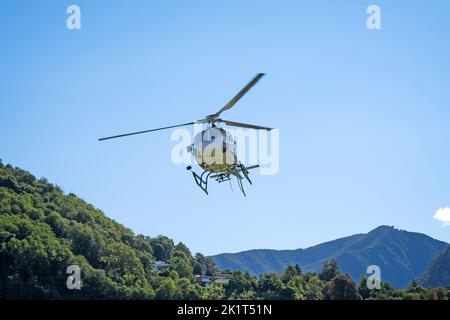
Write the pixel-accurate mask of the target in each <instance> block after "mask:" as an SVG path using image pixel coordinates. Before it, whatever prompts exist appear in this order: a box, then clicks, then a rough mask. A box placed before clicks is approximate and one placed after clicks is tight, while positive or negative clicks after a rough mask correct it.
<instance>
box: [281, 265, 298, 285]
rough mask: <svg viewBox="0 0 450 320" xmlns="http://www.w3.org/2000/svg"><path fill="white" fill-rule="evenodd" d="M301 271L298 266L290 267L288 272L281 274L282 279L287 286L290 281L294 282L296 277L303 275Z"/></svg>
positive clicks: (287, 269)
mask: <svg viewBox="0 0 450 320" xmlns="http://www.w3.org/2000/svg"><path fill="white" fill-rule="evenodd" d="M301 273H302V272H301V270H300V267H299V266H298V264H296V265H295V266H288V267H287V268H286V270H284V272H283V273H282V274H281V279H282V280H283V282H284V283H285V284H287V283H288V282H289V281H291V280H293V279H294V278H295V277H297V276H300V275H301Z"/></svg>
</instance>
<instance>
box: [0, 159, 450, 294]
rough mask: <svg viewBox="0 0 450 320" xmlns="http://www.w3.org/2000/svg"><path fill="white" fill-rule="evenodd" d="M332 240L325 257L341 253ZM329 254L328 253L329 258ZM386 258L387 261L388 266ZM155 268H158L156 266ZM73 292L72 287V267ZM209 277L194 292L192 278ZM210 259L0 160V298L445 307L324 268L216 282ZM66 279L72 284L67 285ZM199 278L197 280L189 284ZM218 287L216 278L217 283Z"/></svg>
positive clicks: (414, 289)
mask: <svg viewBox="0 0 450 320" xmlns="http://www.w3.org/2000/svg"><path fill="white" fill-rule="evenodd" d="M345 242H346V241H342V243H339V242H335V245H334V247H330V246H328V247H327V248H328V249H327V250H339V246H340V245H344V244H345ZM328 252H329V253H331V251H328ZM388 258H389V256H386V259H388ZM155 261H159V262H161V261H163V262H164V263H160V264H159V265H160V266H161V265H164V266H163V267H160V268H156V266H155V265H154V262H155ZM74 265H77V266H79V267H80V268H81V274H80V279H81V281H82V284H81V286H80V287H79V289H78V288H73V287H71V286H68V284H73V281H72V280H73V279H72V280H70V278H68V277H69V276H72V273H70V272H72V271H70V270H73V269H70V268H69V274H68V273H67V271H68V267H69V266H74ZM198 274H201V275H202V278H203V277H205V278H207V279H211V280H212V281H213V283H212V284H211V285H209V286H201V285H200V284H198V283H197V281H196V278H195V277H194V275H198ZM217 279H220V278H219V277H218V273H217V268H216V267H215V265H214V262H213V260H212V259H211V258H208V257H205V256H203V255H201V254H199V253H198V254H195V255H194V256H193V255H192V254H191V253H190V251H189V249H188V248H187V247H186V246H185V245H184V244H182V243H178V244H175V243H174V242H173V241H172V240H171V239H169V238H167V237H164V236H157V237H148V236H144V235H135V234H134V233H133V232H132V231H131V230H129V229H127V228H125V227H124V226H122V225H121V224H119V223H117V222H115V221H113V220H111V219H109V218H108V217H106V216H105V215H104V214H103V213H102V212H101V211H100V210H98V209H96V208H94V207H93V206H92V205H90V204H88V203H86V202H84V201H83V200H81V199H80V198H78V197H77V196H76V195H74V194H67V195H66V194H64V193H63V192H62V190H61V189H60V188H59V187H57V186H55V185H53V184H51V183H49V182H48V181H47V180H46V179H44V178H42V179H36V178H35V177H34V176H33V175H32V174H30V173H29V172H27V171H24V170H22V169H20V168H14V167H12V166H11V165H3V164H2V162H1V160H0V299H448V298H449V297H450V290H447V289H424V288H421V287H419V286H417V285H416V284H413V285H411V286H410V287H409V288H408V289H407V290H404V291H398V290H395V289H393V288H392V287H391V286H390V285H389V284H388V283H385V282H383V283H382V286H381V288H380V289H376V290H369V289H368V287H367V282H366V279H365V278H363V279H361V281H360V282H359V283H355V281H354V280H353V279H352V278H351V277H350V276H348V275H346V274H342V273H341V272H340V271H339V268H338V264H337V263H336V261H334V260H331V261H329V262H324V263H323V264H322V267H321V271H320V273H313V272H307V273H305V272H303V271H302V270H301V269H300V268H299V267H298V266H296V265H293V266H288V267H287V268H286V269H285V270H284V271H283V272H282V273H281V274H280V275H276V274H274V273H268V274H263V275H262V276H261V277H260V278H258V279H257V278H256V277H254V276H252V275H251V274H250V273H248V272H241V271H236V272H233V273H232V274H228V278H227V279H226V281H218V280H217ZM68 280H70V281H68ZM197 280H198V278H197ZM222 280H223V278H222Z"/></svg>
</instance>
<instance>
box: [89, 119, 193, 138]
mask: <svg viewBox="0 0 450 320" xmlns="http://www.w3.org/2000/svg"><path fill="white" fill-rule="evenodd" d="M194 123H195V122H188V123H183V124H177V125H176V126H169V127H163V128H157V129H150V130H144V131H137V132H131V133H125V134H119V135H116V136H111V137H105V138H100V139H98V141H103V140H109V139H115V138H122V137H127V136H132V135H135V134H141V133H147V132H153V131H158V130H165V129H170V128H176V127H183V126H189V125H192V124H194Z"/></svg>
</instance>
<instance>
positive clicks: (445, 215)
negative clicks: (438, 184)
mask: <svg viewBox="0 0 450 320" xmlns="http://www.w3.org/2000/svg"><path fill="white" fill-rule="evenodd" d="M433 219H435V220H438V221H441V222H442V223H443V224H444V226H450V208H440V209H438V211H436V213H435V214H434V216H433Z"/></svg>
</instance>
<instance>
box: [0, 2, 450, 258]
mask: <svg viewBox="0 0 450 320" xmlns="http://www.w3.org/2000/svg"><path fill="white" fill-rule="evenodd" d="M70 4H77V5H79V6H80V8H81V26H82V28H81V30H68V29H67V28H66V26H65V23H66V18H67V16H68V15H67V14H66V8H67V6H68V5H70ZM370 4H377V5H379V6H380V8H381V13H382V30H378V31H369V30H368V29H367V28H366V18H367V15H366V8H367V7H368V6H369V5H370ZM449 12H450V2H448V1H444V0H442V1H437V0H436V1H432V2H426V1H395V2H394V1H360V0H355V1H260V0H258V1H256V0H246V1H222V2H219V1H189V2H188V1H99V0H96V1H92V0H91V1H39V3H38V2H37V1H11V2H8V3H6V2H5V3H2V4H1V6H0V43H1V47H0V48H1V50H0V158H1V159H3V162H5V163H12V164H14V165H16V166H20V167H22V168H24V169H27V170H29V171H31V172H32V173H33V174H35V175H37V176H38V177H47V178H48V179H49V180H50V181H52V182H54V183H56V184H58V185H59V186H61V187H62V188H63V190H64V191H65V192H74V193H76V194H77V195H78V196H80V197H82V198H83V199H85V200H86V201H88V202H91V203H93V204H94V205H95V206H96V207H98V208H101V209H102V210H103V211H104V212H105V213H106V214H107V215H108V216H109V217H112V218H113V219H115V220H117V221H119V222H121V223H123V224H124V225H126V226H127V227H129V228H131V229H132V230H134V231H135V232H136V233H143V234H147V235H152V236H156V235H158V234H164V235H167V236H169V237H172V238H174V239H175V240H176V241H182V242H184V243H186V244H187V245H188V246H189V247H190V248H191V249H192V250H193V251H194V252H195V251H201V252H203V253H205V254H215V253H220V252H234V251H241V250H246V249H251V248H275V249H288V248H299V247H307V246H310V245H314V244H317V243H320V242H323V241H327V240H332V239H335V238H337V237H341V236H346V235H350V234H354V233H361V232H367V231H369V230H371V229H372V228H375V227H377V226H379V225H382V224H383V225H394V226H396V227H398V228H401V229H406V230H410V231H418V232H423V233H427V234H429V235H431V236H433V237H435V238H438V239H441V240H444V241H447V242H449V241H450V227H443V226H442V223H440V222H438V221H436V220H433V215H434V213H435V212H436V210H437V209H439V208H443V207H449V206H450V169H449V165H448V163H449V158H450V148H449V138H450V131H449V121H450V107H449V106H450V92H449V89H448V88H450V59H449V58H448V57H450V38H449V31H450V20H449V19H448V14H449ZM257 72H266V73H267V75H266V77H265V78H263V79H262V80H261V81H260V82H259V83H258V84H257V86H255V87H254V88H253V89H252V90H251V91H250V92H249V93H248V95H247V96H245V97H244V98H243V99H242V100H241V101H240V102H239V103H238V104H237V105H236V107H235V108H233V109H232V110H231V111H227V113H226V118H227V119H231V120H235V121H241V122H250V123H255V124H260V125H266V126H273V127H275V128H278V129H279V130H280V171H279V173H278V174H277V175H274V176H260V175H259V174H258V171H255V172H254V173H253V181H254V185H253V186H252V187H251V188H248V187H247V194H248V196H247V197H246V198H244V197H242V195H241V194H240V193H239V192H237V190H236V188H235V191H234V192H231V191H230V189H229V187H228V185H226V184H225V185H213V184H212V185H211V186H210V189H211V192H210V195H209V196H206V195H205V194H203V193H202V192H201V191H200V190H199V189H198V188H197V187H196V186H195V185H194V182H193V181H192V177H191V176H190V175H189V173H188V172H187V171H186V170H185V168H184V166H175V165H174V164H172V162H171V160H170V152H171V149H172V148H173V146H174V145H175V142H172V141H171V140H170V135H171V132H170V131H167V132H159V133H154V134H150V135H141V136H135V137H130V138H127V139H123V140H115V141H110V142H103V143H100V142H98V141H97V138H99V137H102V136H105V135H110V134H115V133H122V132H127V131H135V130H143V129H147V128H153V127H159V126H165V125H172V124H177V123H184V122H189V121H193V120H196V119H200V118H202V117H203V116H205V115H207V114H210V113H213V112H215V111H216V110H218V109H219V108H220V107H222V105H224V104H225V103H226V102H227V101H228V100H229V99H230V98H231V97H232V96H233V95H234V94H235V93H236V92H237V91H238V90H239V89H240V88H241V87H242V86H243V85H245V83H246V82H247V81H249V80H250V79H251V78H252V77H253V76H254V75H255V74H256V73H257ZM224 118H225V114H224Z"/></svg>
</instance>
